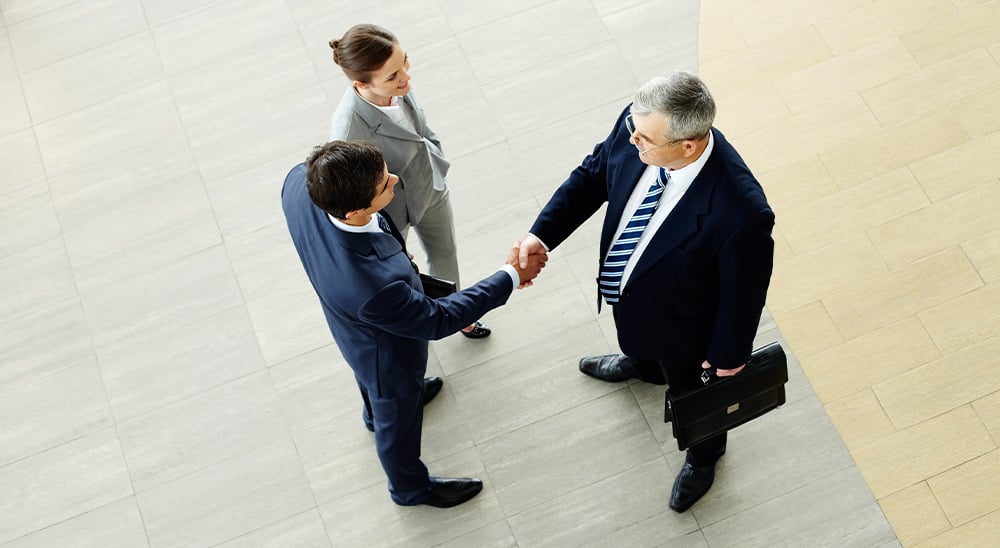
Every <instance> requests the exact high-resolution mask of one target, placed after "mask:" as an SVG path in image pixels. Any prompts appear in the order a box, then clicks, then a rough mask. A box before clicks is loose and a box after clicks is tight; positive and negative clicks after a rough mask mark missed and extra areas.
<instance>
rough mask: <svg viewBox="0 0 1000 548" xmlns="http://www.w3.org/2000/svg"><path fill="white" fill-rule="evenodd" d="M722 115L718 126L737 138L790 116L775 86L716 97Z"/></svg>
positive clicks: (755, 87)
mask: <svg viewBox="0 0 1000 548" xmlns="http://www.w3.org/2000/svg"><path fill="white" fill-rule="evenodd" d="M715 101H716V105H717V108H718V112H717V114H716V117H715V126H716V127H719V128H723V129H724V131H725V133H726V135H727V136H728V137H730V138H735V137H737V136H739V135H744V134H747V133H751V132H753V131H755V130H757V129H758V128H761V127H767V126H769V125H771V124H774V123H776V122H778V121H780V120H783V119H785V118H786V117H787V116H789V114H790V111H789V110H788V107H787V106H786V105H785V102H784V101H783V100H782V98H781V97H780V96H779V95H778V93H777V92H776V91H775V90H774V86H773V85H771V83H769V82H768V83H764V84H760V85H757V86H748V87H746V88H744V89H742V90H740V91H739V92H738V93H728V94H726V95H725V96H718V95H717V96H715Z"/></svg>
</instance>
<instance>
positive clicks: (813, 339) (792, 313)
mask: <svg viewBox="0 0 1000 548" xmlns="http://www.w3.org/2000/svg"><path fill="white" fill-rule="evenodd" d="M774 319H775V321H776V322H777V323H778V326H779V327H781V333H782V334H783V335H784V336H785V338H786V339H787V340H788V342H789V343H790V344H791V346H792V347H793V348H795V354H796V355H797V356H799V358H800V359H802V358H807V357H809V356H812V355H814V354H816V353H817V352H821V351H822V350H824V349H826V348H830V347H833V346H835V345H837V344H840V343H841V342H843V340H844V337H843V336H842V335H841V334H840V331H838V330H837V326H836V325H834V323H833V319H832V318H830V314H829V313H828V312H827V311H826V308H825V307H824V306H823V303H822V302H820V301H813V302H811V303H809V304H807V305H804V306H802V307H799V308H795V309H789V310H787V311H784V312H775V313H774Z"/></svg>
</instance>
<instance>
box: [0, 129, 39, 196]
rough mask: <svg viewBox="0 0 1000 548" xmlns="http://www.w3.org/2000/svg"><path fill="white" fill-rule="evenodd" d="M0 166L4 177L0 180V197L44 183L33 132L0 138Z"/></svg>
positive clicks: (24, 130) (15, 133) (29, 130)
mask: <svg viewBox="0 0 1000 548" xmlns="http://www.w3.org/2000/svg"><path fill="white" fill-rule="evenodd" d="M0 165H2V166H3V169H4V176H3V178H2V179H0V196H3V195H5V194H7V193H9V192H14V191H16V190H19V189H22V188H25V187H30V186H36V185H41V184H44V182H45V171H44V170H43V169H42V159H41V157H39V155H38V144H37V143H36V142H35V132H34V131H32V130H31V129H23V130H21V131H15V132H14V133H11V134H9V135H4V136H2V137H0Z"/></svg>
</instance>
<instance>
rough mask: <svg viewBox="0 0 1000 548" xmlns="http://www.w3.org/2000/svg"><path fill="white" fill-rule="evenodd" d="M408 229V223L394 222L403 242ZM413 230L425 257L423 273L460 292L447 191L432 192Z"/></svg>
mask: <svg viewBox="0 0 1000 548" xmlns="http://www.w3.org/2000/svg"><path fill="white" fill-rule="evenodd" d="M397 192H398V191H397ZM397 198H401V197H398V196H397ZM393 221H396V219H395V218H394V219H393ZM410 226H411V225H410V224H409V223H408V222H407V223H400V222H396V228H398V229H399V233H400V234H402V236H403V239H404V240H405V239H406V236H407V234H408V233H409V229H410ZM412 226H413V230H414V231H416V233H417V239H418V240H419V241H420V247H421V248H423V250H424V253H425V254H426V255H427V270H426V272H427V273H428V274H430V275H431V276H437V277H439V278H444V279H446V280H451V281H453V282H455V283H456V284H458V286H459V287H460V288H461V287H462V284H461V281H460V280H459V278H458V250H457V249H456V247H455V219H454V215H452V212H451V200H450V198H449V192H448V189H447V188H446V189H444V191H442V192H438V191H436V190H435V191H433V194H432V198H431V203H430V205H429V206H428V207H427V211H426V212H424V216H423V218H421V219H420V222H419V223H416V224H414V225H412Z"/></svg>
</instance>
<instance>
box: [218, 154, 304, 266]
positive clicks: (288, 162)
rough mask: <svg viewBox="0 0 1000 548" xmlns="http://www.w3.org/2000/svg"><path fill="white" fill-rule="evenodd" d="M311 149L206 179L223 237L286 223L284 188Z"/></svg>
mask: <svg viewBox="0 0 1000 548" xmlns="http://www.w3.org/2000/svg"><path fill="white" fill-rule="evenodd" d="M317 144H318V143H317ZM310 149H311V146H309V147H306V148H305V149H302V150H295V151H293V152H290V153H287V154H283V155H281V156H279V157H277V159H275V160H271V161H267V162H265V163H262V164H259V165H255V166H253V167H249V168H248V169H244V170H241V171H238V172H236V173H233V174H226V175H224V176H222V177H221V178H216V179H206V180H205V189H206V191H207V192H208V199H209V201H210V202H211V203H212V211H214V212H215V218H216V220H217V221H218V223H219V230H221V231H222V236H223V238H225V239H226V240H227V241H228V240H230V239H232V238H235V237H237V236H242V235H245V234H249V233H251V232H254V231H256V230H259V229H261V228H264V227H266V226H269V225H272V224H274V223H276V222H281V223H284V222H285V216H284V214H283V213H282V212H281V185H282V183H283V182H284V180H285V176H286V175H287V174H288V172H289V171H291V169H292V168H293V167H295V166H296V165H297V164H299V163H301V162H303V161H305V159H306V155H307V154H308V153H309V150H310ZM300 268H301V267H300Z"/></svg>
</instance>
